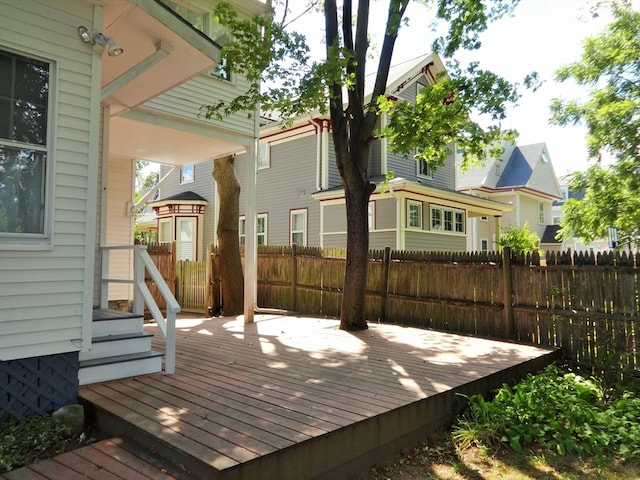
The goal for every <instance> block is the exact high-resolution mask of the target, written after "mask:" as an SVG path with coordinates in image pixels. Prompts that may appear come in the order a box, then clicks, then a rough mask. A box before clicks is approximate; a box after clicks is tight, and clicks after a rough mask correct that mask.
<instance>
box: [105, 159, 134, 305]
mask: <svg viewBox="0 0 640 480" xmlns="http://www.w3.org/2000/svg"><path fill="white" fill-rule="evenodd" d="M108 164H109V167H108V179H107V192H108V200H107V206H106V207H107V208H106V217H107V219H106V220H107V225H108V227H107V229H106V243H105V245H106V246H110V247H113V246H125V245H131V244H133V216H132V214H131V207H132V201H133V183H134V180H133V179H134V176H135V173H134V172H135V162H134V161H133V160H130V159H128V158H114V157H111V158H109V162H108ZM132 269H133V251H132V250H129V249H127V250H112V251H110V252H109V278H116V279H127V278H129V275H130V274H129V272H131V271H132ZM131 299H133V287H132V286H131V285H129V284H126V283H113V284H110V285H109V300H110V301H111V300H131Z"/></svg>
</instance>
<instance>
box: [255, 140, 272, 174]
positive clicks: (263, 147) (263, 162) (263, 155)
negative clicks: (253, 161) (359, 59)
mask: <svg viewBox="0 0 640 480" xmlns="http://www.w3.org/2000/svg"><path fill="white" fill-rule="evenodd" d="M270 167H271V145H270V144H269V143H268V142H264V143H260V144H258V170H264V169H265V168H270Z"/></svg>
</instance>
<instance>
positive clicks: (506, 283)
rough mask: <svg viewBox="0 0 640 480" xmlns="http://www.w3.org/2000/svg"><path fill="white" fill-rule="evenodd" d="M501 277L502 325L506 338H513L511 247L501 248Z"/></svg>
mask: <svg viewBox="0 0 640 480" xmlns="http://www.w3.org/2000/svg"><path fill="white" fill-rule="evenodd" d="M502 279H503V289H504V301H503V302H504V326H505V333H506V337H507V338H513V336H514V333H515V328H514V324H513V271H512V270H511V248H510V247H503V248H502Z"/></svg>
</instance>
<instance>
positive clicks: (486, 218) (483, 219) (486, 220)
mask: <svg viewBox="0 0 640 480" xmlns="http://www.w3.org/2000/svg"><path fill="white" fill-rule="evenodd" d="M480 221H481V222H488V221H489V217H486V216H485V217H480Z"/></svg>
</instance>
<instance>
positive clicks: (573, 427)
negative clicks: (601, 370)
mask: <svg viewBox="0 0 640 480" xmlns="http://www.w3.org/2000/svg"><path fill="white" fill-rule="evenodd" d="M604 393H605V392H604V391H603V388H602V384H601V383H600V381H598V380H597V379H594V378H585V377H582V376H580V375H577V374H575V373H570V372H569V373H567V372H562V371H561V370H560V369H559V368H558V367H556V366H554V365H551V366H549V367H547V368H546V369H545V370H544V371H542V372H541V373H539V374H537V375H531V374H530V375H528V376H527V377H526V378H525V379H524V380H523V381H521V382H520V383H518V384H517V385H516V386H514V387H513V388H511V387H509V386H508V385H503V387H502V388H501V389H500V390H499V391H498V393H497V394H496V396H495V398H494V399H493V400H492V401H490V402H488V401H485V400H484V399H483V398H482V397H481V396H480V395H474V396H471V397H469V404H470V408H469V411H468V413H467V414H466V415H464V416H463V417H461V418H460V419H459V420H458V422H457V424H456V425H455V426H454V428H453V430H452V436H453V439H454V441H455V442H456V445H458V446H459V447H461V448H466V447H468V446H470V445H474V444H475V445H486V446H496V445H498V444H500V443H504V444H507V445H509V446H510V447H511V448H512V449H513V450H516V451H521V450H522V448H523V446H525V445H527V444H538V445H541V446H543V447H546V448H549V449H551V450H553V451H555V452H557V453H558V454H559V455H564V454H569V453H575V454H577V455H579V456H606V455H620V456H622V457H624V458H633V457H637V456H640V423H639V422H638V419H639V418H640V398H638V397H637V396H635V395H634V394H632V393H631V392H624V393H622V394H621V395H620V396H619V397H617V398H606V397H605V395H604Z"/></svg>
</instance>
